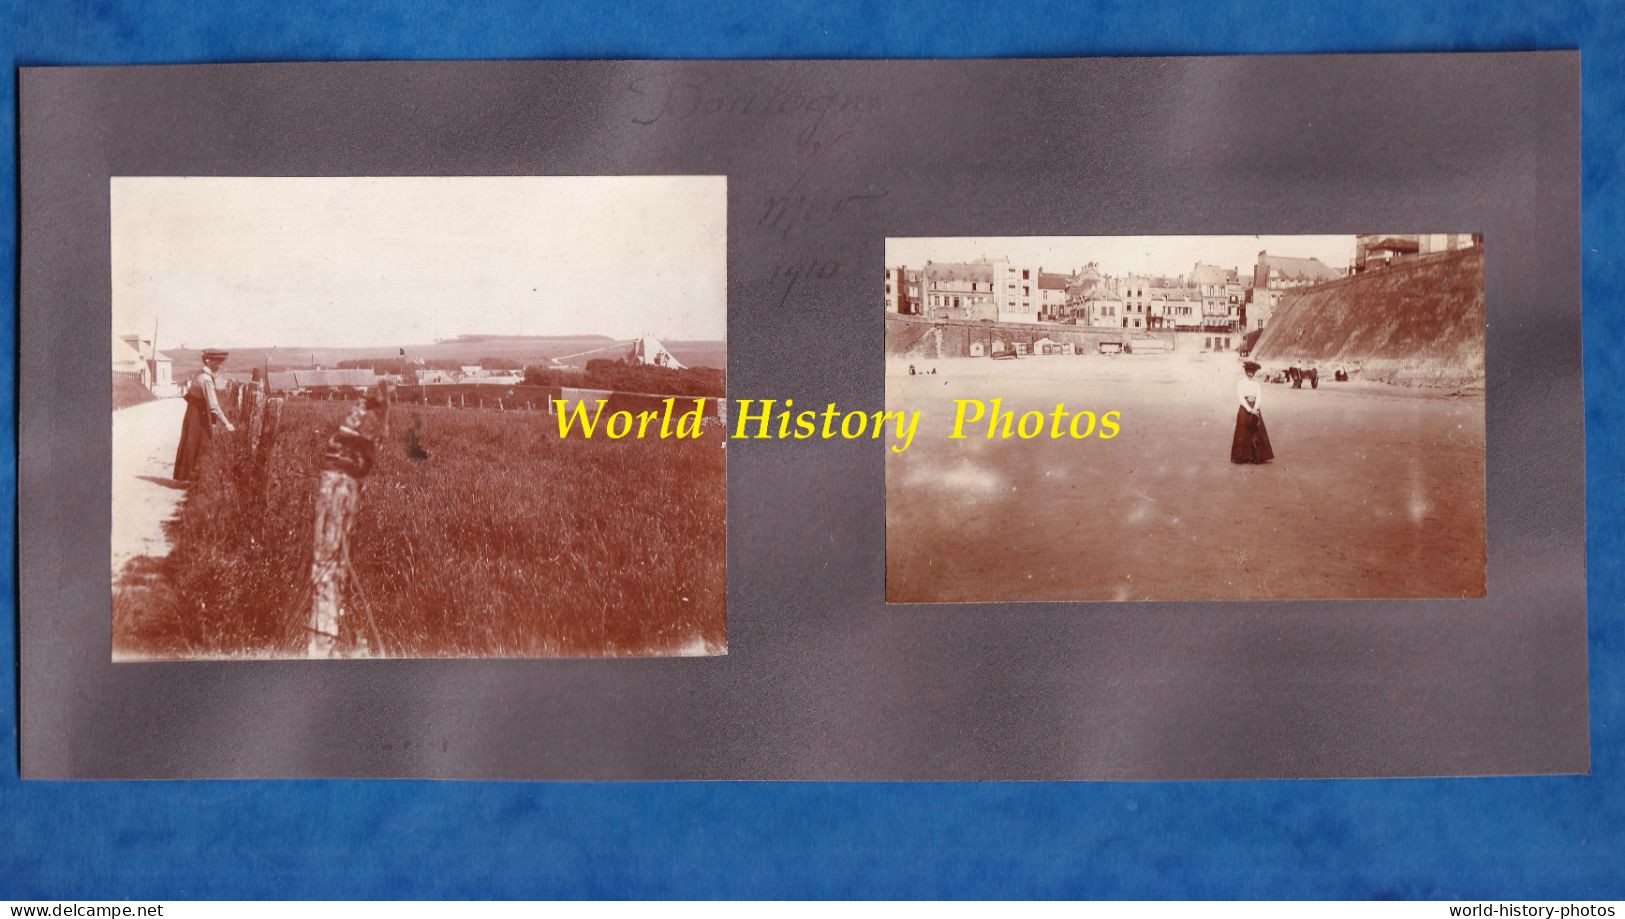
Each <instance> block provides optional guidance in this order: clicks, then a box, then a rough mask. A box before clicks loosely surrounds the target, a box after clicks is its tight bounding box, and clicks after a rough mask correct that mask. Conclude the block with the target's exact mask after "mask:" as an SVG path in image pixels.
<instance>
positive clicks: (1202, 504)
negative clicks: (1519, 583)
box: [884, 233, 1485, 603]
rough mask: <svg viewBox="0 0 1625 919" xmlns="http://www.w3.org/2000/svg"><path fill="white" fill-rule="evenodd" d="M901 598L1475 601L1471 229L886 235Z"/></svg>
mask: <svg viewBox="0 0 1625 919" xmlns="http://www.w3.org/2000/svg"><path fill="white" fill-rule="evenodd" d="M884 302H885V311H886V315H885V346H886V358H887V369H886V372H887V376H886V407H887V409H888V410H894V411H920V412H921V417H922V418H923V419H924V420H923V421H922V431H921V434H920V436H919V438H918V440H917V441H916V443H915V445H914V447H913V448H912V449H910V450H907V451H904V452H900V453H897V452H893V453H889V454H888V455H887V458H886V597H887V600H888V602H894V603H931V602H978V601H1019V600H1033V601H1044V600H1049V601H1076V600H1101V601H1113V600H1117V601H1122V600H1221V599H1238V600H1239V599H1281V600H1290V599H1355V598H1399V597H1434V598H1437V597H1457V598H1459V597H1481V596H1483V595H1484V583H1485V570H1484V569H1485V512H1484V504H1485V452H1484V450H1485V448H1484V437H1485V422H1484V247H1483V239H1482V238H1481V236H1479V235H1477V234H1473V233H1374V234H1365V235H1352V236H1148V237H1012V238H973V237H963V238H893V239H888V240H887V241H886V287H885V301H884Z"/></svg>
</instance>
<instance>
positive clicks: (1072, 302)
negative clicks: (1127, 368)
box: [886, 252, 1346, 334]
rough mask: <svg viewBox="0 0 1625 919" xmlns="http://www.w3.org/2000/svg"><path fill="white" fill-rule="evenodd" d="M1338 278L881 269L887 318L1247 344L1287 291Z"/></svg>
mask: <svg viewBox="0 0 1625 919" xmlns="http://www.w3.org/2000/svg"><path fill="white" fill-rule="evenodd" d="M1345 273H1346V272H1344V271H1341V270H1338V269H1336V268H1333V267H1331V266H1329V265H1326V264H1325V263H1323V262H1321V261H1320V260H1318V259H1314V258H1293V257H1290V256H1279V255H1271V254H1270V253H1268V252H1260V253H1258V262H1257V264H1255V265H1254V266H1253V268H1252V270H1251V271H1250V272H1246V273H1244V272H1242V271H1241V270H1240V269H1239V268H1223V267H1220V266H1217V265H1207V264H1203V263H1201V262H1198V263H1196V265H1195V266H1194V267H1192V269H1191V272H1190V274H1188V275H1179V276H1177V277H1161V276H1150V275H1124V276H1113V275H1109V274H1106V273H1104V272H1102V271H1101V269H1100V266H1099V264H1097V263H1095V262H1090V263H1088V264H1087V265H1085V266H1084V267H1082V268H1079V269H1077V270H1075V271H1072V272H1069V273H1064V274H1063V273H1057V272H1051V271H1045V270H1044V268H1043V266H1041V265H1020V264H1016V263H1013V262H1012V261H1011V260H1009V259H1007V258H997V259H993V258H981V259H977V260H976V261H974V262H934V261H927V262H926V263H925V265H923V266H921V267H919V268H911V267H908V266H893V267H888V268H887V269H886V310H887V312H889V313H898V314H902V315H915V316H924V317H927V318H932V319H970V320H981V319H986V320H992V321H996V322H1029V323H1058V324H1066V325H1080V326H1089V327H1092V328H1112V329H1125V330H1129V331H1135V330H1142V331H1144V330H1166V331H1206V332H1210V333H1225V334H1231V333H1234V334H1244V333H1246V332H1248V331H1251V330H1253V329H1261V328H1263V327H1264V324H1265V323H1267V322H1268V321H1269V317H1270V314H1271V313H1272V312H1273V311H1274V309H1275V306H1276V304H1277V303H1278V302H1279V300H1280V296H1281V295H1282V294H1283V293H1285V292H1286V291H1288V290H1291V289H1292V288H1295V287H1302V286H1306V285H1310V284H1320V283H1323V282H1325V281H1330V280H1334V279H1336V278H1339V277H1342V276H1344V274H1345Z"/></svg>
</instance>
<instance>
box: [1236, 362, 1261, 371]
mask: <svg viewBox="0 0 1625 919" xmlns="http://www.w3.org/2000/svg"><path fill="white" fill-rule="evenodd" d="M1263 366H1264V365H1263V364H1260V363H1259V362H1257V361H1248V362H1246V363H1245V364H1242V365H1241V369H1242V370H1245V371H1247V372H1248V373H1257V372H1258V371H1259V370H1260V369H1261V368H1262V367H1263Z"/></svg>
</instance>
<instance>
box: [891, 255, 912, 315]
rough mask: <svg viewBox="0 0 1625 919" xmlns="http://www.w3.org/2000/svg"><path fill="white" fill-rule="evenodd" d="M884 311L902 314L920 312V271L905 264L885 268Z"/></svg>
mask: <svg viewBox="0 0 1625 919" xmlns="http://www.w3.org/2000/svg"><path fill="white" fill-rule="evenodd" d="M886 312H888V313H898V314H901V315H904V316H917V315H919V313H920V273H919V272H918V271H912V270H910V269H909V268H908V267H907V266H899V267H897V268H887V269H886Z"/></svg>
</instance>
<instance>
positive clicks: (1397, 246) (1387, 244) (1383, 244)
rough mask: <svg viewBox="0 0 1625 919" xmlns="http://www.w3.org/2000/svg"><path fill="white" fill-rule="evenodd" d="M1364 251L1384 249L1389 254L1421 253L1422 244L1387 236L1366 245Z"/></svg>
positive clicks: (1400, 237)
mask: <svg viewBox="0 0 1625 919" xmlns="http://www.w3.org/2000/svg"><path fill="white" fill-rule="evenodd" d="M1365 248H1366V251H1368V252H1369V251H1370V250H1372V249H1386V250H1387V251H1389V252H1421V251H1422V244H1421V242H1419V241H1418V240H1414V239H1406V238H1404V237H1403V236H1389V237H1385V238H1383V239H1380V240H1378V241H1377V242H1374V243H1366V245H1365Z"/></svg>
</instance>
